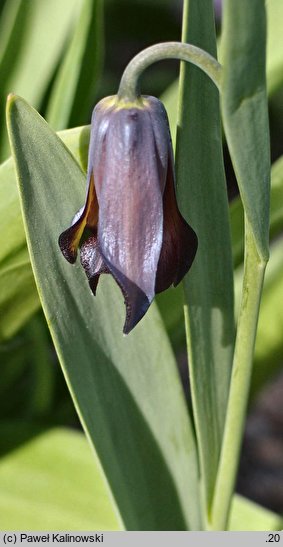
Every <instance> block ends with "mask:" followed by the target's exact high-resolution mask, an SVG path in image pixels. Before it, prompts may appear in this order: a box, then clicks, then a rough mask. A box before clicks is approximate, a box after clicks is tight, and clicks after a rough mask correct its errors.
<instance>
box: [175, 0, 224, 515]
mask: <svg viewBox="0 0 283 547" xmlns="http://www.w3.org/2000/svg"><path fill="white" fill-rule="evenodd" d="M183 40H184V41H186V42H190V43H192V44H194V45H197V46H199V47H202V48H203V49H205V50H206V51H208V52H209V53H211V54H212V55H214V56H215V54H216V39H215V34H214V19H213V5H212V2H211V0H201V1H200V0H190V1H189V2H185V12H184V30H183ZM180 101H181V103H180V112H179V122H178V132H177V144H176V167H177V192H178V197H179V204H180V208H181V210H182V213H183V214H184V216H185V218H186V219H187V220H189V222H190V224H191V225H192V226H193V228H194V230H195V231H196V233H197V236H198V239H199V248H198V251H197V256H196V259H195V262H194V264H193V266H192V269H191V271H190V273H189V275H188V276H187V277H186V278H185V283H184V285H185V302H186V307H185V310H187V311H186V312H185V313H186V315H187V316H188V317H187V329H188V342H189V344H188V345H189V364H190V379H191V389H192V399H193V407H194V416H195V421H196V431H197V438H198V446H199V454H200V463H201V472H202V477H203V480H204V484H203V486H204V491H205V500H204V503H205V510H206V511H209V507H210V504H211V501H212V495H213V489H214V483H215V478H216V473H217V467H218V459H219V455H220V447H221V440H222V434H223V428H224V418H225V410H226V404H227V398H228V389H229V380H230V371H231V365H232V355H233V346H234V311H233V272H232V259H231V252H230V230H229V219H228V201H227V194H226V183H225V175H224V166H223V157H222V138H221V126H220V111H219V96H218V91H217V89H216V87H215V86H214V85H213V84H212V82H211V81H210V80H209V79H208V78H207V76H205V75H204V74H203V73H201V71H200V70H199V69H197V68H195V67H191V66H183V69H182V72H181V88H180Z"/></svg>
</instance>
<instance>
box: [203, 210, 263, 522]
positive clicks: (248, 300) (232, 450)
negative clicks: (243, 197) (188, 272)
mask: <svg viewBox="0 0 283 547" xmlns="http://www.w3.org/2000/svg"><path fill="white" fill-rule="evenodd" d="M245 234H246V235H245V266H244V278H243V289H242V300H241V306H240V312H239V318H238V328H237V337H236V344H235V353H234V361H233V369H232V378H231V384H230V385H231V387H230V394H229V400H228V407H227V415H226V421H225V429H224V437H223V444H222V450H221V456H220V463H219V468H218V473H217V480H216V486H215V492H214V498H213V503H212V510H211V514H210V524H211V528H210V529H212V530H225V529H227V525H228V518H229V511H230V506H231V501H232V496H233V493H234V487H235V482H236V476H237V471H238V464H239V457H240V450H241V444H242V437H243V431H244V424H245V418H246V411H247V404H248V397H249V388H250V380H251V373H252V365H253V354H254V345H255V339H256V330H257V322H258V314H259V306H260V299H261V293H262V287H263V280H264V273H265V268H266V263H267V261H266V262H264V261H263V260H262V259H261V258H260V257H259V254H258V252H257V250H256V246H255V243H254V239H253V235H252V231H251V228H250V226H249V224H248V222H247V218H246V217H245Z"/></svg>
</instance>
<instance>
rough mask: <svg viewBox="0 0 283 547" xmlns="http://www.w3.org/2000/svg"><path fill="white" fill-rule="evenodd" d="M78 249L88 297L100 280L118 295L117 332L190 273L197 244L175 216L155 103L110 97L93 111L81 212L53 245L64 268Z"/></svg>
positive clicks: (167, 151) (160, 112)
mask: <svg viewBox="0 0 283 547" xmlns="http://www.w3.org/2000/svg"><path fill="white" fill-rule="evenodd" d="M80 243H81V248H80V258H81V263H82V266H83V268H84V270H85V272H86V274H87V277H88V279H89V284H90V288H91V290H92V292H93V293H94V294H95V292H96V288H97V283H98V280H99V276H100V275H101V274H102V273H111V274H112V276H113V277H114V279H115V280H116V282H117V283H118V285H119V286H120V289H121V290H122V293H123V295H124V299H125V304H126V321H125V325H124V333H128V332H130V331H131V330H132V329H133V328H134V326H135V325H136V324H137V323H138V321H140V319H141V318H142V317H143V316H144V314H145V313H146V311H147V309H148V307H149V306H150V304H151V302H152V300H153V298H154V296H155V294H156V293H157V292H161V291H163V290H165V289H167V288H168V287H169V286H170V285H172V284H173V285H177V284H178V283H179V282H180V281H181V279H182V278H183V276H184V275H185V274H186V273H187V271H188V269H189V268H190V266H191V264H192V262H193V259H194V257H195V253H196V250H197V237H196V234H195V232H194V231H193V229H192V228H191V227H190V226H189V225H188V224H187V222H186V221H185V220H184V219H183V217H182V216H181V214H180V212H179V210H178V206H177V201H176V194H175V180H174V161H173V152H172V145H171V138H170V131H169V125H168V120H167V115H166V111H165V109H164V107H163V105H162V103H161V102H160V101H159V100H158V99H156V98H154V97H148V96H142V97H141V98H139V99H137V101H136V102H135V103H127V102H124V101H121V100H119V99H118V98H117V97H116V96H113V97H107V98H105V99H103V100H102V101H100V102H99V103H98V104H97V106H96V107H95V109H94V111H93V115H92V121H91V136H90V146H89V158H88V174H87V197H86V202H85V206H84V207H83V208H82V209H81V210H80V211H79V213H77V215H76V216H75V218H74V221H73V224H72V226H71V227H70V228H68V229H67V230H65V231H64V232H63V233H62V234H61V236H60V238H59V245H60V248H61V251H62V253H63V255H64V256H65V258H66V259H67V260H68V261H69V262H71V263H73V262H75V260H76V255H77V249H78V246H79V244H80Z"/></svg>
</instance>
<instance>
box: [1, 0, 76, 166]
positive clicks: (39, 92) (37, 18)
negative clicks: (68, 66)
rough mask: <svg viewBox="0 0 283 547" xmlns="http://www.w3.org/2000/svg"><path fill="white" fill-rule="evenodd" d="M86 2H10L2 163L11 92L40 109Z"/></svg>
mask: <svg viewBox="0 0 283 547" xmlns="http://www.w3.org/2000/svg"><path fill="white" fill-rule="evenodd" d="M82 1H83V0H60V1H58V0H48V2H45V1H43V2H42V1H41V0H39V1H35V2H32V1H26V0H9V1H8V2H6V4H5V7H4V11H3V13H2V16H1V20H0V36H1V43H0V82H1V91H0V143H1V148H0V161H3V159H6V158H7V156H8V155H9V145H8V140H7V135H6V127H5V104H6V97H7V95H8V93H10V92H14V93H19V94H21V95H22V96H24V97H25V98H26V99H27V100H28V101H30V102H31V103H32V104H33V105H34V106H35V107H39V106H40V104H41V102H42V100H43V97H44V94H45V93H46V90H47V87H48V85H49V84H50V81H51V78H52V76H53V74H54V72H55V69H56V66H57V64H58V62H59V60H60V56H61V54H62V51H63V49H64V47H65V45H66V40H67V38H68V35H69V33H70V31H71V30H72V26H73V25H74V21H75V19H76V17H77V14H78V12H79V11H80V8H81V5H82Z"/></svg>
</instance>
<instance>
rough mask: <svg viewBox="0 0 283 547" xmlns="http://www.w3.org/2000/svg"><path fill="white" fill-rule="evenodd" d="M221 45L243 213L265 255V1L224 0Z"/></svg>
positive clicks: (227, 124)
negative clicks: (235, 0)
mask: <svg viewBox="0 0 283 547" xmlns="http://www.w3.org/2000/svg"><path fill="white" fill-rule="evenodd" d="M222 48H223V66H224V69H223V82H222V91H223V94H222V113H223V123H224V129H225V134H226V138H227V143H228V147H229V151H230V155H231V159H232V162H233V166H234V170H235V173H236V177H237V181H238V185H239V189H240V194H241V198H242V202H243V206H244V209H245V214H246V216H247V220H248V223H249V225H250V228H251V230H252V234H253V237H254V239H255V243H256V246H257V250H258V253H259V255H260V257H261V258H262V259H263V260H266V259H267V258H268V242H269V193H270V153H269V147H270V145H269V127H268V111H267V97H266V82H265V49H266V14H265V6H264V2H263V1H262V0H250V1H249V2H248V3H247V2H246V1H245V0H238V1H237V2H234V0H226V2H225V4H224V21H223V37H222ZM251 156H252V157H253V160H252V161H251Z"/></svg>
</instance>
